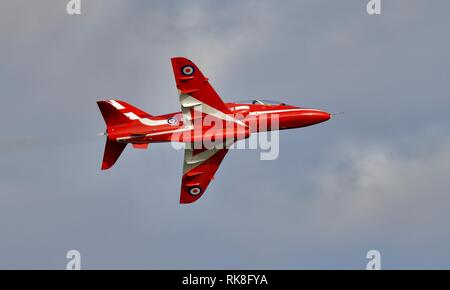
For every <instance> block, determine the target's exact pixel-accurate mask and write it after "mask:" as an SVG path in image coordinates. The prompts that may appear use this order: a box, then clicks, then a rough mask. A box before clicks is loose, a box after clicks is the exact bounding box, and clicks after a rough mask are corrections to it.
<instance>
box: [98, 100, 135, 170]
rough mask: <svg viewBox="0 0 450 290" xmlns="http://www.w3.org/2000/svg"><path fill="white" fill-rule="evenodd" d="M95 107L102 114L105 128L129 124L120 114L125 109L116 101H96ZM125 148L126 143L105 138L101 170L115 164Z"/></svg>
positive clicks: (126, 118) (122, 114)
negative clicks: (96, 106)
mask: <svg viewBox="0 0 450 290" xmlns="http://www.w3.org/2000/svg"><path fill="white" fill-rule="evenodd" d="M97 105H98V108H99V109H100V112H101V113H102V116H103V119H104V120H105V123H106V127H107V128H109V127H111V126H116V125H120V124H125V123H128V122H130V119H129V118H128V117H127V116H126V115H125V114H124V113H122V112H121V110H123V109H125V106H123V105H122V104H120V103H119V102H118V101H114V100H109V101H98V102H97ZM126 146H127V144H126V143H119V142H117V141H114V140H111V139H110V138H109V137H108V136H106V144H105V152H104V153H103V162H102V170H106V169H109V168H111V167H112V166H113V165H114V164H115V163H116V161H117V159H119V156H120V154H122V152H123V150H124V149H125V147H126Z"/></svg>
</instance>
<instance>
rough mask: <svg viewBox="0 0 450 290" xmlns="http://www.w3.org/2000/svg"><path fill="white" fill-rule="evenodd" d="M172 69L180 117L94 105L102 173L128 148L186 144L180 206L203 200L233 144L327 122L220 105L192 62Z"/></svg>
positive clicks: (253, 106)
mask: <svg viewBox="0 0 450 290" xmlns="http://www.w3.org/2000/svg"><path fill="white" fill-rule="evenodd" d="M172 67H173V72H174V75H175V81H176V85H177V88H178V93H179V101H180V106H181V112H178V113H172V114H166V115H161V116H152V115H150V114H148V113H146V112H144V111H142V110H140V109H138V108H136V107H133V106H131V105H130V104H128V103H126V102H124V101H120V100H105V101H98V102H97V104H98V106H99V108H100V111H101V113H102V115H103V118H104V119H105V122H106V126H107V129H106V132H105V135H106V137H107V139H106V146H105V152H104V156H103V163H102V167H101V168H102V170H106V169H109V168H111V167H112V166H113V165H114V163H115V162H116V161H117V159H118V158H119V156H120V154H121V153H122V151H123V150H124V149H125V147H126V146H127V144H128V143H131V144H132V146H133V147H134V148H137V149H146V148H147V147H148V144H149V143H157V142H182V143H185V144H186V145H185V149H184V151H185V152H184V164H183V177H182V184H181V197H180V203H192V202H194V201H196V200H198V199H199V198H200V197H201V196H202V195H203V193H204V192H205V190H206V188H207V187H208V185H209V183H210V181H211V180H212V179H213V178H214V174H215V172H216V171H217V169H218V168H219V166H220V163H221V162H222V160H223V158H224V157H225V154H226V153H227V152H228V149H229V147H230V145H231V144H233V143H234V142H235V141H237V140H241V139H245V138H248V137H249V136H250V134H252V133H256V132H262V131H271V130H281V129H293V128H300V127H306V126H310V125H314V124H318V123H321V122H324V121H327V120H328V119H330V117H331V116H330V114H329V113H327V112H324V111H319V110H314V109H306V108H300V107H295V106H291V105H287V104H284V103H278V102H271V101H263V100H253V101H248V102H232V103H224V102H223V101H222V99H221V98H220V97H219V95H218V94H217V93H216V91H215V90H214V89H213V87H212V86H211V85H210V84H209V82H208V79H207V78H206V77H205V76H204V75H203V74H202V72H201V71H200V70H199V69H198V67H197V66H196V65H195V64H194V63H193V62H192V61H190V60H188V59H186V58H183V57H175V58H172ZM206 141H208V142H206ZM208 143H209V145H208ZM207 145H208V146H207Z"/></svg>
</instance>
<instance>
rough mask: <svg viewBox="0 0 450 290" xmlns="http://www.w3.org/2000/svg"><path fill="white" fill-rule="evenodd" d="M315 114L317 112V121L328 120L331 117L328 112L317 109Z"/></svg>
mask: <svg viewBox="0 0 450 290" xmlns="http://www.w3.org/2000/svg"><path fill="white" fill-rule="evenodd" d="M316 114H317V119H318V120H319V122H325V121H328V120H330V119H331V114H330V113H328V112H324V111H319V112H317V113H316Z"/></svg>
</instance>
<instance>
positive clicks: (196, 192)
mask: <svg viewBox="0 0 450 290" xmlns="http://www.w3.org/2000/svg"><path fill="white" fill-rule="evenodd" d="M188 192H189V194H190V195H193V196H196V195H199V194H200V193H202V189H201V188H200V187H199V186H194V187H191V188H189V190H188Z"/></svg>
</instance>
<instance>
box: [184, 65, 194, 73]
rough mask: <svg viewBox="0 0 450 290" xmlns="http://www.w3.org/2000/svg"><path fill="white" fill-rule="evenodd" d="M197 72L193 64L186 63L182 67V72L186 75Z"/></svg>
mask: <svg viewBox="0 0 450 290" xmlns="http://www.w3.org/2000/svg"><path fill="white" fill-rule="evenodd" d="M194 72H195V69H194V67H193V66H192V65H185V66H183V67H182V68H181V73H182V74H183V75H185V76H191V75H193V74H194Z"/></svg>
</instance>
